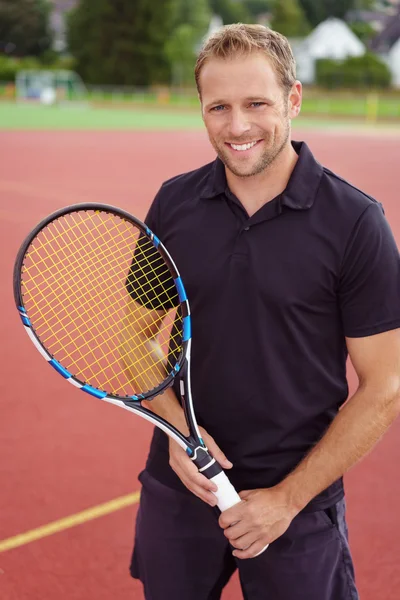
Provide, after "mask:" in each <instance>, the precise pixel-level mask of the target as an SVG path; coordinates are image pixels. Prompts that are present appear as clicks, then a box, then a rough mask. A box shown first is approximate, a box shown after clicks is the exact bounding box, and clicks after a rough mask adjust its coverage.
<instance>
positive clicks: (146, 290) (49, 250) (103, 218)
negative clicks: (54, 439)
mask: <svg viewBox="0 0 400 600" xmlns="http://www.w3.org/2000/svg"><path fill="white" fill-rule="evenodd" d="M14 296H15V302H16V305H17V309H18V311H19V314H20V317H21V320H22V323H23V325H24V328H25V331H26V332H27V334H28V335H29V337H30V339H31V340H32V342H33V343H34V345H35V346H36V348H37V349H38V351H39V352H40V354H41V355H42V356H43V357H44V358H45V359H46V360H47V362H48V363H49V364H50V365H51V366H52V367H53V369H55V370H56V371H57V372H58V373H59V374H60V375H61V376H62V377H64V378H65V379H66V380H67V381H68V382H69V383H71V384H72V385H74V386H75V387H77V388H79V389H81V390H82V391H83V392H85V393H87V394H89V395H91V396H93V397H95V398H98V399H101V400H104V401H105V402H110V403H111V404H115V405H116V406H119V407H121V408H124V409H126V410H129V411H131V412H133V413H136V414H137V415H139V416H141V417H142V418H144V419H146V420H147V421H150V422H151V423H153V424H154V425H156V426H157V427H160V429H162V430H163V431H164V432H165V433H167V434H168V435H169V436H170V437H171V438H173V439H174V440H175V441H176V442H177V443H178V444H179V445H180V446H181V447H182V448H183V449H184V450H185V451H186V452H187V454H188V456H189V457H190V458H191V459H192V461H193V462H194V464H195V465H196V467H197V468H198V470H199V471H200V472H201V473H203V474H204V475H205V476H206V477H208V478H209V479H211V480H212V481H214V482H215V483H216V485H217V486H218V491H216V492H214V493H215V495H216V497H217V505H218V508H219V509H220V510H221V511H224V510H226V509H227V508H230V507H231V506H233V505H235V504H237V503H238V502H240V497H239V495H238V494H237V492H236V491H235V489H234V488H233V486H232V484H231V483H230V482H229V480H228V478H227V476H226V474H225V473H224V471H223V470H222V468H221V466H220V465H219V464H218V463H217V461H216V460H215V459H214V458H213V457H212V456H211V455H210V454H209V452H208V450H207V448H206V446H205V443H204V441H203V440H202V438H201V434H200V432H199V429H198V426H197V423H196V418H195V414H194V410H193V402H192V396H191V390H190V347H191V321H190V309H189V302H188V299H187V296H186V292H185V288H184V286H183V283H182V279H181V277H180V275H179V273H178V270H177V268H176V266H175V264H174V262H173V260H172V258H171V256H170V255H169V254H168V252H167V250H166V249H165V247H164V246H163V244H162V243H161V242H160V240H159V239H158V238H157V237H156V236H155V235H154V234H153V233H152V232H151V231H150V229H149V228H148V227H146V225H144V224H143V223H141V222H140V221H139V220H138V219H136V218H135V217H133V216H131V215H130V214H128V213H127V212H125V211H123V210H120V209H118V208H114V207H113V206H108V205H103V204H92V203H89V204H76V205H73V206H69V207H67V208H63V209H61V210H58V211H57V212H55V213H53V214H51V215H50V216H48V217H47V218H46V219H44V220H43V221H41V222H40V223H39V224H38V225H37V226H36V227H35V229H34V230H33V231H32V232H31V233H30V234H29V235H28V237H27V238H26V240H25V241H24V242H23V244H22V246H21V248H20V250H19V252H18V255H17V258H16V262H15V267H14ZM174 382H178V383H179V385H178V386H174V387H175V389H178V391H179V393H180V401H181V404H182V407H183V409H184V413H185V418H186V422H187V425H188V428H189V435H188V436H185V435H183V434H182V433H181V432H180V431H178V430H177V429H176V428H175V427H174V426H173V425H172V424H170V423H168V422H167V421H166V420H165V419H163V418H161V417H159V416H158V415H156V414H155V413H153V412H152V411H150V410H148V409H147V408H146V407H145V406H143V405H142V402H143V401H144V400H146V401H148V400H152V399H153V398H154V397H156V396H157V395H159V394H161V393H162V392H163V391H165V390H166V389H167V388H168V387H170V386H172V384H173V383H174Z"/></svg>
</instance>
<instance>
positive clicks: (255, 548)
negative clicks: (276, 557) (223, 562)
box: [232, 539, 268, 560]
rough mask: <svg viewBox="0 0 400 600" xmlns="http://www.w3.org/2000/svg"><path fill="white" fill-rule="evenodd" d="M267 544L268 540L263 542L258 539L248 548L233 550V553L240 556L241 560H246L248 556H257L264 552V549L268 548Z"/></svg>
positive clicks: (236, 556)
mask: <svg viewBox="0 0 400 600" xmlns="http://www.w3.org/2000/svg"><path fill="white" fill-rule="evenodd" d="M267 545H268V544H267V542H263V541H262V540H260V539H258V540H257V541H256V542H254V543H253V544H251V545H250V546H249V547H248V548H246V550H237V549H236V550H234V551H233V552H232V554H233V556H235V558H240V559H241V560H244V559H246V558H255V557H256V556H258V555H259V554H261V553H262V551H263V550H264V549H265V548H266V546H267Z"/></svg>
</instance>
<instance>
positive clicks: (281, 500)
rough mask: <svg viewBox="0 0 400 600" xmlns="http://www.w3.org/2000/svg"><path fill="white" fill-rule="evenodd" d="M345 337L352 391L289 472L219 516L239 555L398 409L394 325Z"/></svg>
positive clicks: (271, 535)
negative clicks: (354, 376) (355, 381)
mask: <svg viewBox="0 0 400 600" xmlns="http://www.w3.org/2000/svg"><path fill="white" fill-rule="evenodd" d="M346 341H347V346H348V350H349V355H350V358H351V361H352V363H353V365H354V368H355V370H356V373H357V375H358V379H359V386H358V389H357V391H356V393H355V394H354V395H353V396H352V398H351V399H350V400H349V401H348V402H347V403H346V404H345V406H344V407H343V408H342V410H340V412H339V414H338V415H337V416H336V418H335V419H334V420H333V422H332V424H331V425H330V427H329V428H328V429H327V431H326V433H325V435H324V436H323V437H322V439H321V440H320V441H319V442H318V444H316V446H315V447H314V448H313V449H312V450H311V452H310V453H309V454H308V455H307V456H306V457H305V458H304V459H303V460H302V461H301V463H300V464H299V465H298V466H297V467H296V469H295V470H294V471H293V472H292V473H291V474H290V475H288V476H287V477H286V478H285V479H284V480H283V481H282V482H281V483H280V484H278V485H277V486H275V487H274V488H270V489H266V490H253V491H246V492H242V493H241V494H240V496H241V498H242V500H244V502H241V503H240V504H238V505H237V506H235V507H233V508H230V509H229V510H227V511H225V512H224V513H223V514H222V515H221V517H220V524H221V526H222V527H224V529H225V535H226V536H227V537H228V538H229V540H230V541H231V543H232V544H233V545H234V546H235V547H237V548H240V549H241V548H247V550H245V551H240V550H238V551H235V555H236V556H237V557H239V558H251V557H252V556H255V555H256V554H257V552H259V551H260V550H261V548H263V547H264V546H265V544H267V543H271V542H273V541H274V540H275V539H277V538H278V537H279V536H281V535H282V534H283V533H284V532H285V531H286V529H287V528H288V527H289V525H290V523H291V521H292V520H293V518H294V517H295V516H296V515H297V514H298V513H299V512H300V511H301V510H302V509H303V508H304V507H305V506H306V505H307V504H308V503H309V502H310V500H312V499H313V498H314V497H315V496H316V495H317V494H319V493H320V492H322V491H323V490H324V489H326V488H327V487H328V486H329V485H331V484H332V483H333V482H334V481H336V480H337V479H339V477H341V476H342V475H343V474H344V473H345V472H346V471H348V470H349V469H350V468H351V467H352V466H353V465H355V464H356V463H357V462H358V461H359V460H360V459H361V458H363V457H364V456H365V455H366V454H367V453H368V452H369V451H370V450H371V449H372V448H373V447H374V446H375V444H376V443H377V442H378V440H379V439H380V438H381V437H382V435H383V434H384V433H385V431H386V430H387V429H388V428H389V426H390V425H391V423H393V421H394V420H395V418H396V417H397V416H398V415H399V413H400V329H395V330H392V331H387V332H385V333H380V334H377V335H373V336H369V337H364V338H346ZM235 521H236V522H238V523H237V524H236V525H234V526H233V527H229V525H230V524H231V523H234V522H235ZM228 527H229V528H228Z"/></svg>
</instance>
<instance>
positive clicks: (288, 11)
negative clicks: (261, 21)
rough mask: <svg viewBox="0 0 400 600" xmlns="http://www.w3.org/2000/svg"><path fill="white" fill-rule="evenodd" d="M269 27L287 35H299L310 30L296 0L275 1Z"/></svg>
mask: <svg viewBox="0 0 400 600" xmlns="http://www.w3.org/2000/svg"><path fill="white" fill-rule="evenodd" d="M271 28H272V29H274V30H275V31H279V33H282V34H283V35H285V36H287V37H301V36H304V35H306V34H307V33H308V32H309V31H310V26H309V24H308V22H307V19H306V17H305V15H304V12H303V9H302V8H301V5H300V4H299V2H298V0H278V1H277V2H276V3H275V5H274V8H273V10H272V20H271Z"/></svg>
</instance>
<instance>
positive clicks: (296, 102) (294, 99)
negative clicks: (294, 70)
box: [288, 81, 303, 119]
mask: <svg viewBox="0 0 400 600" xmlns="http://www.w3.org/2000/svg"><path fill="white" fill-rule="evenodd" d="M302 98H303V86H302V85H301V83H300V81H295V82H294V84H293V86H292V89H291V90H290V92H289V96H288V108H289V118H290V119H295V118H296V117H297V116H298V115H299V114H300V110H301V102H302Z"/></svg>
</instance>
